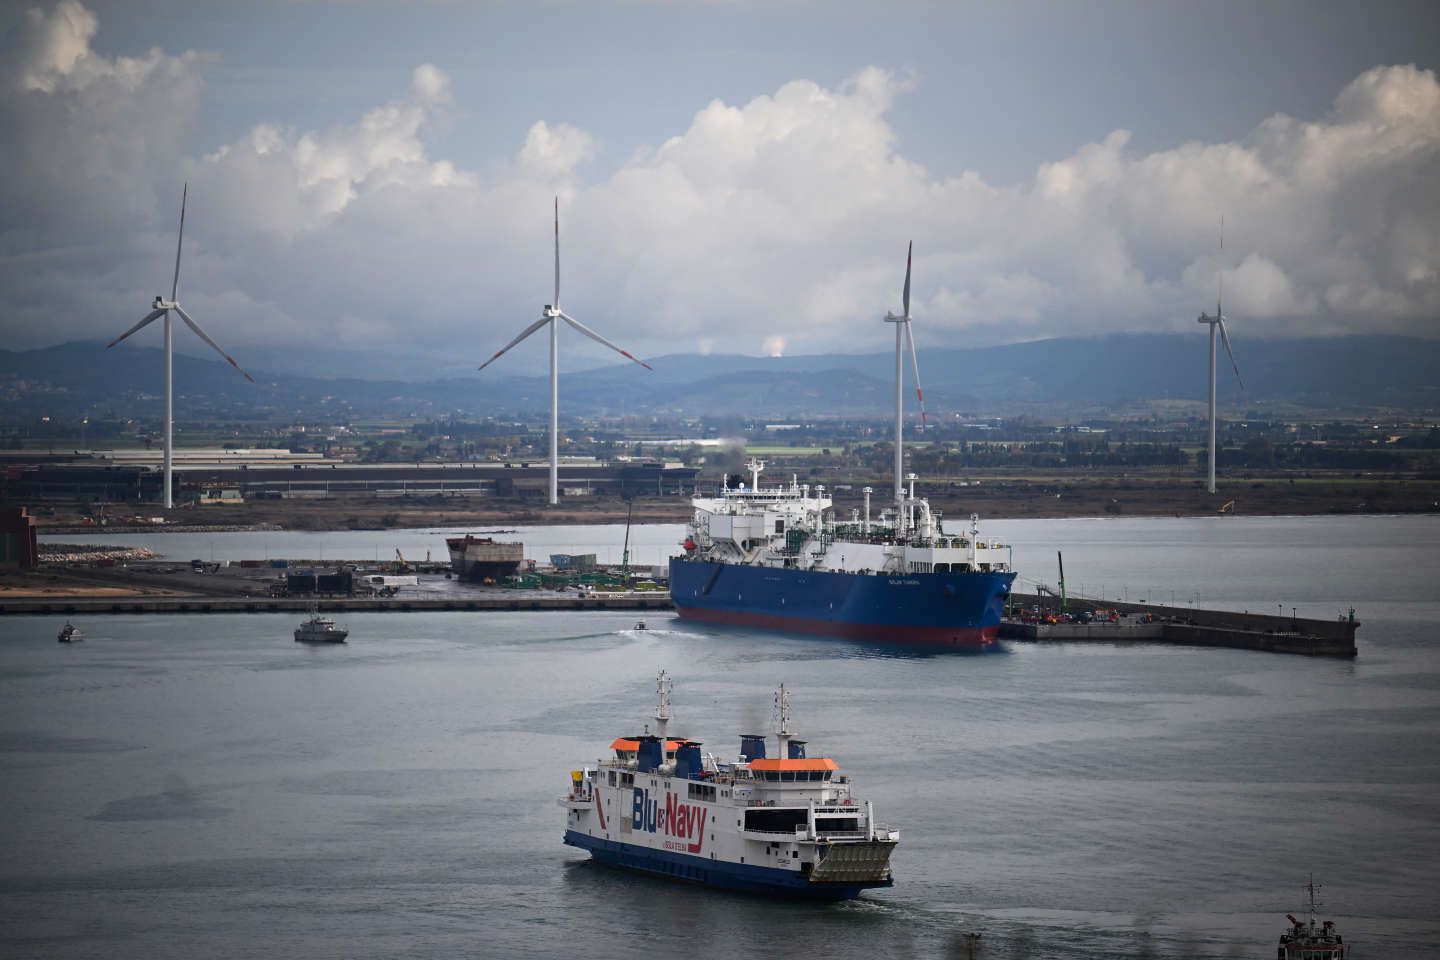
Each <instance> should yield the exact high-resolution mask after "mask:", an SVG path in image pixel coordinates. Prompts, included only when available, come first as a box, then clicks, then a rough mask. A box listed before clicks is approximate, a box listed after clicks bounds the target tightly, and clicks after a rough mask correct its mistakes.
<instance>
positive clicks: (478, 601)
mask: <svg viewBox="0 0 1440 960" xmlns="http://www.w3.org/2000/svg"><path fill="white" fill-rule="evenodd" d="M673 606H674V605H673V604H672V603H671V602H670V595H669V594H667V593H660V592H655V591H647V592H646V593H645V594H644V595H621V596H595V595H591V596H578V595H577V596H515V595H507V596H500V597H444V598H431V597H425V598H405V597H388V598H385V597H325V598H313V599H312V598H303V597H45V598H25V599H13V600H12V599H7V600H0V616H3V615H6V614H10V615H14V616H24V615H30V616H33V615H36V614H55V613H60V614H67V615H69V614H87V613H88V614H103V613H286V612H295V613H308V612H310V611H311V610H317V609H318V610H320V611H322V612H326V613H412V612H420V611H445V610H452V611H476V612H481V611H492V610H493V611H507V610H568V611H575V610H670V609H673Z"/></svg>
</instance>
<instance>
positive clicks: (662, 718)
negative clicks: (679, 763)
mask: <svg viewBox="0 0 1440 960" xmlns="http://www.w3.org/2000/svg"><path fill="white" fill-rule="evenodd" d="M655 691H656V693H657V694H658V695H659V697H658V700H657V702H656V704H655V732H656V735H657V736H659V738H660V766H661V767H662V768H663V767H664V766H665V744H666V740H665V727H666V726H667V725H668V724H669V723H670V675H669V674H668V673H666V672H665V671H664V670H661V671H660V675H659V676H658V677H656V678H655Z"/></svg>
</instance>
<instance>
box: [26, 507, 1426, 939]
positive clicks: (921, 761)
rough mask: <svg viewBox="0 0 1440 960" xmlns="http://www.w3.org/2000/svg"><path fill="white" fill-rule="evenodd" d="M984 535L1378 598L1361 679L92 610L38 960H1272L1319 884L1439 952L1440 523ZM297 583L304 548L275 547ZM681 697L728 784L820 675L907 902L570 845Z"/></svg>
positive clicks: (1136, 575) (1326, 671) (1302, 599)
mask: <svg viewBox="0 0 1440 960" xmlns="http://www.w3.org/2000/svg"><path fill="white" fill-rule="evenodd" d="M616 529H617V528H604V529H601V528H578V529H577V528H572V531H573V532H572V534H570V540H571V541H572V542H569V543H566V542H565V540H563V539H555V540H551V541H547V542H546V544H547V545H544V546H543V549H534V548H532V549H530V551H529V552H530V553H531V554H532V555H539V556H543V555H544V554H545V553H549V552H552V548H551V547H550V546H549V545H548V544H549V543H553V544H554V547H553V550H554V551H555V552H559V551H561V550H563V551H564V552H592V550H593V551H594V552H600V553H601V554H602V557H603V555H604V552H603V550H600V549H595V548H594V547H588V546H585V545H584V544H585V543H587V542H588V543H592V544H604V543H606V542H608V540H609V539H610V538H611V536H612V534H614V533H615V531H616ZM632 533H633V534H635V535H637V536H638V537H640V538H641V543H642V547H643V546H647V545H649V546H654V547H656V548H657V549H666V548H668V544H670V543H673V542H675V540H677V539H678V528H676V527H667V528H658V529H657V528H644V527H642V528H637V530H636V531H632ZM984 533H985V534H986V535H987V536H990V535H993V536H996V537H999V538H1001V539H1004V540H1006V541H1007V542H1010V543H1012V544H1014V549H1015V563H1016V566H1017V567H1018V568H1020V569H1021V570H1022V573H1024V574H1025V575H1026V576H1028V577H1030V578H1031V579H1035V580H1044V581H1047V582H1053V581H1054V572H1053V570H1054V551H1055V550H1056V549H1057V548H1058V549H1061V550H1064V551H1065V561H1066V572H1067V575H1068V576H1069V578H1070V580H1071V586H1072V588H1075V587H1078V586H1079V584H1080V583H1084V585H1085V590H1086V592H1087V593H1091V594H1096V593H1099V592H1101V590H1102V587H1103V590H1104V592H1105V594H1106V595H1108V596H1111V597H1112V598H1113V597H1118V596H1127V595H1128V597H1129V598H1130V599H1131V600H1138V599H1142V598H1143V596H1144V595H1145V594H1150V595H1151V596H1152V598H1153V599H1156V600H1163V601H1165V602H1169V601H1170V597H1169V595H1168V592H1169V591H1170V590H1172V589H1173V590H1175V591H1176V597H1175V599H1176V601H1177V602H1180V601H1182V600H1183V599H1184V598H1185V597H1186V596H1189V597H1191V598H1192V601H1193V598H1194V596H1195V595H1196V594H1198V595H1199V601H1200V603H1201V604H1202V605H1207V606H1227V607H1235V608H1241V609H1254V610H1267V611H1270V610H1273V609H1274V608H1275V606H1276V605H1277V604H1278V605H1283V607H1284V608H1285V610H1286V611H1287V612H1288V610H1289V608H1290V607H1291V606H1295V607H1297V608H1298V609H1299V612H1300V613H1301V614H1302V615H1305V614H1309V615H1311V616H1325V617H1329V616H1335V615H1337V613H1338V612H1339V611H1342V610H1346V609H1348V608H1349V607H1351V606H1354V607H1355V608H1356V612H1357V617H1359V619H1361V620H1362V621H1363V622H1364V626H1363V628H1362V630H1361V632H1360V638H1359V642H1360V650H1361V653H1360V657H1359V659H1358V660H1356V661H1353V662H1349V661H1345V662H1339V661H1329V660H1309V659H1304V658H1298V657H1286V656H1278V655H1272V654H1263V653H1251V652H1245V651H1230V650H1197V649H1179V648H1167V647H1163V646H1144V645H1137V646H1105V645H1101V646H1094V647H1090V646H1068V645H1056V646H1042V645H1013V646H1011V647H1009V648H1008V649H1007V650H1006V651H1004V652H1002V653H998V654H990V655H983V656H941V657H915V656H897V655H893V654H891V653H888V652H887V651H884V650H879V649H876V648H871V647H864V646H857V645H853V644H849V643H844V642H838V641H828V640H818V639H813V638H803V637H792V636H785V635H777V634H765V633H754V632H745V631H733V630H719V629H708V628H703V627H696V626H690V625H686V624H682V623H679V622H678V621H675V620H673V619H672V618H670V617H669V616H662V617H655V616H652V617H649V618H648V620H649V625H650V627H651V629H650V630H647V631H636V630H634V629H633V625H634V623H633V618H632V617H628V616H624V615H620V614H585V615H581V614H573V613H543V614H542V613H534V614H522V613H497V614H490V615H476V614H458V613H456V614H404V615H401V614H374V615H353V616H350V617H347V618H344V622H345V623H346V624H347V625H348V626H349V627H350V629H351V630H352V642H351V643H350V644H348V645H346V646H343V647H337V648H326V649H316V648H310V647H302V646H301V645H299V644H295V643H294V642H293V641H292V640H291V639H290V636H289V631H290V630H292V629H293V628H294V626H295V622H296V620H295V618H294V617H287V616H280V615H268V614H257V615H245V616H239V615H231V616H154V617H146V616H115V617H96V618H92V619H90V620H89V621H87V622H85V623H84V624H82V626H83V627H84V628H85V630H86V632H87V640H86V642H85V643H83V644H80V645H75V646H70V647H67V646H62V645H60V644H57V643H56V642H55V631H56V629H57V628H58V621H57V620H56V619H55V618H12V619H5V620H0V635H3V641H0V782H3V783H4V785H5V786H4V788H3V790H0V839H3V843H0V902H3V903H4V907H3V910H0V954H3V955H5V956H22V957H24V956H36V957H101V956H103V957H107V958H111V957H115V956H143V957H187V958H189V957H194V956H306V957H394V956H407V957H446V958H451V957H456V956H477V957H490V956H495V957H513V956H541V957H574V956H587V957H601V958H605V957H619V956H625V955H630V954H631V953H632V951H633V949H634V947H636V946H637V945H638V944H640V943H644V944H646V945H647V946H648V947H650V948H651V949H657V950H660V951H672V952H683V953H685V954H687V955H691V956H700V957H708V956H736V955H739V956H746V955H760V956H787V955H804V954H812V953H814V954H818V955H822V956H827V957H828V956H834V957H857V958H858V957H882V956H883V957H889V956H901V957H906V956H916V957H923V956H943V955H946V954H947V952H953V954H954V955H957V956H964V955H965V954H964V948H963V936H964V934H966V933H972V932H975V933H980V934H982V936H983V944H984V946H983V950H982V953H981V954H980V955H981V956H983V957H1014V958H1044V957H1066V958H1072V957H1081V958H1106V957H1134V958H1142V957H1146V958H1148V957H1156V958H1159V957H1177V958H1178V957H1215V958H1220V957H1226V958H1229V957H1235V958H1239V957H1270V956H1273V950H1274V943H1275V938H1276V937H1277V936H1278V934H1279V933H1280V931H1281V929H1282V928H1283V925H1284V922H1285V921H1284V913H1285V912H1287V911H1288V912H1297V911H1298V909H1299V908H1300V906H1301V892H1302V891H1301V886H1302V885H1303V883H1304V882H1305V880H1306V878H1307V877H1308V876H1309V875H1310V874H1312V873H1313V874H1314V875H1315V877H1316V879H1317V881H1319V882H1320V883H1322V884H1324V889H1323V890H1322V897H1323V899H1324V900H1325V901H1326V903H1327V904H1328V905H1329V909H1328V913H1329V914H1330V915H1333V916H1334V917H1335V918H1336V919H1337V920H1339V922H1340V926H1341V930H1342V932H1343V933H1344V934H1345V936H1346V940H1347V941H1348V942H1350V943H1352V944H1354V947H1355V956H1356V957H1357V958H1360V960H1364V958H1366V957H1373V958H1380V957H1385V958H1420V957H1431V956H1434V955H1435V951H1436V945H1437V944H1440V918H1437V917H1436V898H1435V881H1434V875H1435V864H1436V863H1440V643H1437V640H1436V637H1435V627H1436V624H1437V623H1440V590H1437V588H1436V586H1435V584H1436V582H1437V576H1440V518H1434V517H1419V518H1415V517H1411V518H1392V517H1379V518H1275V519H1259V518H1217V519H1216V520H1213V521H1212V520H1209V519H1202V520H1106V521H1098V520H1097V521H1087V520H1073V521H1043V522H1041V521H1009V522H1000V521H996V522H991V523H987V524H986V525H985V527H984ZM437 535H438V532H436V531H430V532H425V533H419V534H417V533H413V532H406V533H394V532H392V533H387V534H373V533H355V534H349V533H345V534H324V535H320V534H308V535H300V534H294V535H277V534H240V535H209V534H195V535H184V534H166V535H157V536H153V537H151V538H149V539H148V541H147V545H151V546H155V547H157V548H158V549H161V550H163V551H165V552H166V553H172V554H173V555H175V556H176V558H177V559H188V558H189V557H190V556H205V555H206V554H205V553H204V552H198V551H197V549H196V547H195V542H196V541H197V540H199V541H205V540H210V539H213V540H215V541H216V548H217V549H216V556H217V558H219V557H221V556H222V554H221V552H220V551H221V550H226V551H231V550H236V551H240V552H239V553H227V554H225V556H229V557H234V558H240V557H246V556H256V555H259V554H258V553H257V552H251V551H254V548H255V544H256V543H257V542H261V541H260V540H259V539H258V538H262V537H263V538H266V540H268V541H270V542H272V543H274V542H276V538H278V537H283V536H294V537H301V536H309V537H320V536H323V537H324V538H325V539H326V541H327V543H331V542H333V543H334V545H335V554H334V555H335V556H347V555H351V554H350V553H349V552H348V551H350V550H354V551H357V553H356V554H354V558H356V559H364V558H365V556H366V554H365V553H359V552H358V551H359V550H361V549H362V545H363V544H364V543H367V542H369V543H372V544H373V549H374V550H376V551H379V552H380V557H381V558H382V559H383V558H384V557H385V556H387V555H390V556H393V549H394V547H393V546H391V545H389V544H391V543H394V544H397V545H401V546H402V549H404V551H405V553H406V555H407V556H412V553H413V554H417V555H419V556H423V550H424V549H425V547H424V546H423V545H420V544H422V543H423V542H426V541H427V540H428V542H430V543H431V545H432V546H431V548H432V549H435V550H437V555H438V549H440V548H441V547H443V545H441V547H436V546H435V543H436V539H435V538H436V537H437ZM550 535H554V536H556V537H563V536H564V535H565V534H564V533H563V532H562V533H554V532H553V531H552V534H547V535H546V536H550ZM179 537H188V538H190V540H189V541H181V540H177V539H168V538H179ZM365 537H369V538H370V540H369V541H366V540H363V539H359V538H365ZM381 537H385V538H388V539H385V540H381V539H380V538H381ZM406 537H414V538H415V540H413V541H411V540H409V539H402V538H406ZM237 538H239V539H237ZM352 538H354V539H352ZM587 538H588V540H587ZM60 539H69V540H75V539H87V540H93V539H96V538H95V537H89V536H87V537H84V538H81V537H77V536H70V537H62V538H60ZM247 539H248V541H249V542H246V540H247ZM523 539H525V540H526V542H527V543H532V542H533V543H535V544H540V543H541V541H539V540H535V539H533V537H532V534H531V533H530V531H525V532H524V534H523ZM412 542H413V543H414V544H415V546H411V544H412ZM167 544H168V545H169V546H167ZM177 544H178V547H177V546H176V545H177ZM222 544H223V546H222ZM562 544H564V546H562ZM616 544H617V546H616V551H615V557H614V559H616V560H618V559H619V557H618V537H617V538H616ZM566 547H569V548H571V549H565V548H566ZM288 552H300V553H303V552H304V551H291V550H290V548H289V547H288V546H287V547H286V548H285V550H284V551H282V550H281V549H280V548H279V547H278V546H275V547H272V548H271V549H270V555H271V556H277V555H284V554H285V553H288ZM312 555H313V554H312ZM327 555H329V550H328V547H327ZM662 555H663V554H662ZM656 559H658V557H657V558H656ZM646 562H654V561H653V560H648V559H647V560H646ZM661 667H664V668H667V669H668V670H670V672H671V673H672V675H673V676H674V678H675V691H674V710H675V714H676V718H677V719H676V722H675V724H674V727H673V728H674V729H676V730H677V732H680V733H683V734H685V735H689V736H693V737H696V738H698V739H702V740H704V741H705V742H706V749H707V750H715V751H717V752H721V753H724V754H732V753H733V752H734V751H735V748H736V747H737V746H738V733H739V732H740V730H741V729H742V728H745V727H750V726H755V725H758V724H761V723H764V722H765V721H766V719H767V718H768V716H769V704H770V697H771V694H772V693H773V689H774V687H775V685H776V684H778V683H779V682H780V681H784V682H785V683H786V685H787V686H788V687H789V688H790V689H791V690H792V703H793V710H794V713H795V716H796V720H797V725H798V726H799V727H800V729H801V731H802V734H803V735H805V736H807V738H808V739H809V740H810V742H811V749H812V751H813V752H816V753H827V754H831V755H833V756H835V757H836V758H837V759H838V761H839V762H840V764H841V766H842V767H843V768H845V769H846V770H848V772H850V773H851V774H852V775H853V776H854V777H855V778H856V780H857V782H858V785H859V787H860V790H861V792H863V793H864V794H865V795H867V796H868V797H870V798H871V799H873V800H874V801H875V804H876V809H877V812H878V814H879V816H880V819H882V820H884V821H886V822H888V823H891V824H893V825H895V826H897V827H899V828H900V830H901V835H902V841H901V845H900V848H899V850H898V852H897V854H896V857H895V870H896V874H897V883H896V886H895V887H894V888H893V889H890V890H886V891H877V892H873V893H870V894H867V895H866V896H865V897H864V898H863V899H862V900H860V901H856V902H853V903H849V904H840V905H833V906H805V905H794V904H785V903H776V902H772V901H768V900H761V899H754V898H747V897H740V896H732V895H727V894H719V893H715V892H711V891H706V890H702V889H695V888H690V887H685V886H681V885H677V884H672V883H667V882H663V881H657V880H650V879H647V878H643V877H635V876H631V875H628V874H624V873H618V872H614V871H610V870H606V869H603V868H599V867H596V866H594V865H592V864H590V863H589V862H588V861H587V860H586V859H585V857H584V855H583V854H581V853H579V852H578V851H574V850H572V849H570V848H568V847H565V846H563V845H562V844H561V843H560V836H561V833H562V831H563V823H564V812H563V811H562V810H561V809H560V808H559V807H558V806H556V805H555V803H554V801H553V798H554V797H555V796H557V795H558V794H559V793H560V791H562V790H563V789H564V787H565V784H566V781H567V778H568V771H569V770H570V769H571V768H573V767H575V766H577V765H579V764H580V763H582V762H586V761H590V760H593V759H594V758H596V757H598V756H599V755H600V754H601V753H602V752H603V748H604V746H605V745H606V744H608V743H609V741H610V740H611V739H612V738H613V737H615V736H617V735H619V734H623V733H632V732H634V731H635V730H636V729H638V728H639V726H640V725H641V724H642V723H644V722H645V720H646V717H647V714H648V713H649V712H650V710H651V708H652V707H653V689H654V673H655V671H656V670H658V669H659V668H661Z"/></svg>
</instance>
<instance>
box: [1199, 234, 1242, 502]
mask: <svg viewBox="0 0 1440 960" xmlns="http://www.w3.org/2000/svg"><path fill="white" fill-rule="evenodd" d="M1220 249H1221V250H1224V249H1225V218H1224V217H1221V218H1220ZM1224 299H1225V274H1224V273H1223V272H1222V273H1221V274H1220V292H1219V294H1218V295H1217V296H1216V298H1215V316H1213V317H1212V316H1210V315H1209V314H1208V313H1206V312H1205V311H1203V310H1202V311H1200V318H1199V320H1198V321H1197V322H1198V323H1205V324H1209V325H1210V463H1209V467H1210V478H1209V486H1208V489H1209V491H1210V492H1211V493H1214V492H1215V329H1216V328H1217V327H1218V328H1219V329H1220V339H1221V341H1222V342H1224V344H1225V352H1226V353H1227V354H1229V356H1230V366H1231V367H1232V368H1234V370H1235V379H1236V380H1237V381H1238V382H1239V384H1240V389H1241V390H1244V389H1245V381H1244V380H1242V379H1241V378H1240V365H1239V364H1238V363H1236V362H1235V351H1234V350H1232V349H1231V348H1230V334H1229V333H1228V332H1226V330H1225V311H1224V310H1222V309H1221V307H1220V304H1221V301H1223V300H1224Z"/></svg>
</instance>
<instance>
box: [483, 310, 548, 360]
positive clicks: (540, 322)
mask: <svg viewBox="0 0 1440 960" xmlns="http://www.w3.org/2000/svg"><path fill="white" fill-rule="evenodd" d="M549 322H550V317H549V316H544V317H541V318H540V319H539V320H536V321H535V322H534V323H532V324H530V326H528V327H526V328H525V329H524V330H521V331H520V336H518V337H516V338H515V339H514V340H511V341H510V342H509V343H507V344H505V346H503V347H501V348H500V349H499V350H498V351H496V353H495V356H493V357H491V358H490V359H489V360H486V361H485V362H484V363H482V364H480V369H481V370H484V369H485V368H486V367H488V366H490V364H492V363H494V362H495V361H496V360H499V359H500V355H501V354H503V353H504V352H505V351H506V350H509V349H510V348H511V347H513V346H515V344H517V343H519V342H520V341H521V340H524V339H525V338H526V337H528V336H530V334H532V333H534V332H535V331H536V330H539V329H540V328H541V327H543V326H545V324H547V323H549Z"/></svg>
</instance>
